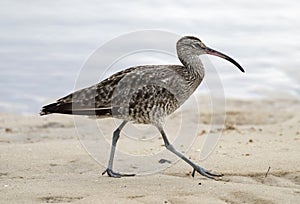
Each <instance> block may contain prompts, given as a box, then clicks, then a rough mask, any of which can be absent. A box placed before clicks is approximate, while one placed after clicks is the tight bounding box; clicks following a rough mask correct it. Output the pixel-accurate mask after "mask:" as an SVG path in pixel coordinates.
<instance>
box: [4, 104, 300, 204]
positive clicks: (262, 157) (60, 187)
mask: <svg viewBox="0 0 300 204" xmlns="http://www.w3.org/2000/svg"><path fill="white" fill-rule="evenodd" d="M205 104H206V101H205V100H204V102H203V104H202V105H201V107H202V108H201V114H200V117H199V118H197V117H196V116H193V114H192V113H193V110H192V107H191V109H190V112H189V110H186V112H184V111H183V112H184V114H185V116H189V115H190V119H189V121H188V123H189V124H191V125H192V126H193V125H195V126H197V127H199V130H197V131H198V134H197V135H196V140H195V141H194V143H193V145H192V146H191V147H190V148H189V151H187V152H186V153H185V154H186V155H187V156H188V157H189V158H191V159H192V160H193V161H195V162H196V163H198V164H199V165H200V166H203V167H205V168H207V169H209V170H212V171H213V172H217V173H223V174H224V177H223V178H222V179H221V180H218V181H215V180H211V179H207V178H205V177H203V176H201V175H200V174H197V173H196V175H195V177H194V178H193V177H192V176H191V171H192V168H191V167H190V166H189V165H187V164H186V163H185V162H183V161H178V162H177V163H176V164H174V165H171V167H170V168H168V169H166V170H164V171H159V172H157V173H151V174H148V175H141V176H136V177H126V178H118V179H114V178H110V177H108V176H107V175H104V176H102V175H101V173H102V172H103V171H104V170H105V167H104V166H103V165H101V164H99V163H97V162H96V161H95V160H94V159H93V158H92V157H91V156H90V155H89V154H88V153H87V151H86V150H85V148H84V147H83V146H82V144H81V141H80V139H78V136H77V130H76V129H75V125H74V120H73V116H64V115H49V116H46V117H39V116H38V115H36V116H21V115H13V114H5V113H2V114H0V203H214V204H215V203H300V151H299V147H300V103H299V101H297V100H292V99H281V100H279V99H276V100H275V99H274V100H257V101H242V100H233V99H232V100H229V101H227V102H226V115H227V116H226V120H225V128H224V130H221V129H216V130H213V131H215V132H218V131H219V133H222V136H221V138H220V140H219V141H218V144H217V146H216V148H215V150H214V151H213V153H212V154H210V156H209V157H208V158H207V159H205V160H204V161H199V151H201V145H202V143H203V141H204V140H205V137H206V135H207V133H208V132H209V124H210V118H211V111H208V110H209V108H208V107H206V105H205ZM194 115H195V114H194ZM177 116H178V113H177V115H176V113H175V114H174V115H172V116H171V117H170V118H169V119H168V120H170V121H172V120H174V121H175V122H174V124H175V125H174V127H175V126H176V123H179V122H180V121H179V122H178V120H176V118H177ZM81 118H84V117H81ZM78 120H81V119H78ZM83 121H84V123H86V127H88V125H89V124H90V123H94V122H93V121H95V120H93V119H88V118H85V119H83ZM89 121H90V122H89ZM113 122H114V121H113V120H112V119H104V120H101V121H100V122H99V124H100V125H101V127H103V129H104V130H103V135H104V137H105V138H107V140H109V141H110V140H111V137H112V131H113V128H114V127H113V125H112V124H113ZM184 122H185V123H186V122H187V121H186V120H185V121H184ZM170 124H172V122H171V123H170ZM84 127H85V125H82V128H84ZM174 129H175V130H174ZM190 129H191V130H190V131H191V132H193V130H192V128H190ZM150 130H151V129H147V130H146V131H148V132H151V131H150ZM153 130H155V129H153ZM172 131H173V132H172ZM175 131H176V128H173V129H172V125H171V126H170V125H169V127H168V128H167V129H166V132H167V133H168V135H172V133H175ZM90 132H91V134H88V133H89V129H88V128H87V132H86V133H85V134H86V135H87V137H88V136H89V135H94V136H92V137H90V139H92V138H95V137H97V132H94V131H92V130H90ZM142 132H143V131H142ZM144 132H145V131H144ZM184 134H186V135H188V134H189V131H186V132H185V133H184ZM171 140H172V139H171ZM154 141H155V142H153V140H149V141H146V142H145V141H144V142H142V143H139V141H138V140H130V138H128V137H125V136H123V137H121V138H120V140H119V143H118V148H120V149H121V150H122V151H126V152H129V153H130V154H138V155H148V156H149V155H151V152H154V153H155V152H157V151H160V150H161V148H164V147H163V146H162V144H163V141H162V139H161V138H160V137H159V136H156V137H155V138H154ZM137 144H138V145H137ZM149 147H151V148H149ZM102 153H103V154H104V156H105V157H108V155H109V149H102ZM168 154H170V155H171V154H172V153H168ZM170 158H172V157H170ZM107 159H108V158H107ZM144 160H145V161H144V162H145V165H147V164H148V165H150V166H151V165H152V166H154V167H155V166H159V165H160V164H159V162H158V161H157V163H151V164H150V163H149V162H147V157H145V159H144ZM105 162H107V160H105ZM130 162H132V161H131V160H129V161H127V160H122V159H120V158H119V157H118V153H117V154H116V159H115V163H114V165H115V167H116V169H117V170H118V169H121V170H122V166H129V167H130V165H131V164H130ZM269 167H270V169H269ZM139 168H141V166H137V165H135V166H134V168H133V171H134V170H136V171H137V172H138V171H139ZM268 169H269V172H268V174H267V176H266V173H267V171H268ZM125 170H126V168H125ZM131 170H132V169H131Z"/></svg>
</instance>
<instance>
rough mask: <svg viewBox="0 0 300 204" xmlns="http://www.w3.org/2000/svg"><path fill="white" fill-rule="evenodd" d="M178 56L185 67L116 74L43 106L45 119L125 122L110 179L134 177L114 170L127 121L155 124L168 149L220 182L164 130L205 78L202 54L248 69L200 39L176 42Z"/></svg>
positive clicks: (153, 67) (138, 68)
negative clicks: (166, 121) (167, 120)
mask: <svg viewBox="0 0 300 204" xmlns="http://www.w3.org/2000/svg"><path fill="white" fill-rule="evenodd" d="M176 49H177V55H178V58H179V60H180V61H181V63H182V65H145V66H136V67H130V68H128V69H125V70H123V71H120V72H117V73H115V74H113V75H112V76H110V77H109V78H107V79H105V80H103V81H101V82H99V83H98V84H96V85H93V86H90V87H87V88H84V89H81V90H79V91H76V92H74V93H71V94H69V95H67V96H65V97H63V98H60V99H58V100H57V101H56V102H55V103H52V104H49V105H46V106H44V107H43V108H42V110H41V112H40V115H47V114H51V113H60V114H73V115H93V116H97V117H99V118H107V117H114V118H119V119H122V120H123V122H122V123H121V124H120V126H119V127H118V128H117V129H116V130H115V131H114V132H113V137H112V146H111V152H110V157H109V162H108V167H107V169H106V170H105V171H104V172H103V173H102V174H105V173H107V174H108V176H110V177H122V176H134V175H135V174H122V173H117V172H114V171H113V160H114V155H115V149H116V144H117V141H118V139H119V137H120V132H121V131H122V129H123V128H124V126H125V125H126V124H127V123H128V122H134V123H139V124H150V125H154V126H155V127H156V128H157V129H158V131H159V132H160V134H161V136H162V138H163V141H164V145H165V147H166V148H167V149H168V150H169V151H171V152H172V153H174V154H175V155H177V156H178V157H180V158H181V159H183V160H184V161H185V162H186V163H188V164H189V165H190V166H191V167H192V168H193V173H192V176H194V174H195V172H198V173H200V174H201V175H203V176H205V177H207V178H212V179H216V178H218V177H221V176H223V175H222V174H215V173H211V172H210V171H208V170H206V169H204V168H202V167H201V166H199V165H197V164H195V163H194V162H193V161H191V160H190V159H188V158H187V157H186V156H184V155H183V154H182V153H181V152H179V151H177V150H176V149H175V148H174V147H173V146H172V144H171V143H170V142H169V140H168V138H167V135H166V133H165V131H164V129H163V122H164V119H165V118H166V116H168V115H169V114H171V113H173V112H174V111H175V110H176V109H178V108H179V107H180V106H181V105H182V104H183V103H184V102H185V101H186V100H187V99H188V98H189V97H190V95H192V94H193V92H194V91H195V89H196V88H197V87H198V86H199V85H200V83H201V81H202V80H203V78H204V74H205V71H204V66H203V64H202V62H201V60H200V57H199V56H200V55H203V54H209V55H215V56H218V57H221V58H223V59H225V60H228V61H229V62H231V63H233V64H234V65H235V66H236V67H238V68H239V69H240V70H241V71H242V72H244V69H243V68H242V67H241V66H240V65H239V64H238V63H237V62H236V61H235V60H234V59H232V58H231V57H229V56H227V55H225V54H223V53H221V52H218V51H216V50H213V49H211V48H209V47H207V46H206V45H205V44H204V43H203V42H202V41H201V40H200V39H198V38H196V37H193V36H184V37H182V38H180V39H179V40H178V41H177V44H176Z"/></svg>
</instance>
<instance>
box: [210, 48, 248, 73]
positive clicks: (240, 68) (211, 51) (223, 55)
mask: <svg viewBox="0 0 300 204" xmlns="http://www.w3.org/2000/svg"><path fill="white" fill-rule="evenodd" d="M205 53H206V54H209V55H215V56H217V57H221V58H223V59H226V60H227V61H229V62H231V63H232V64H234V65H235V66H237V68H239V70H241V71H242V72H245V70H244V69H243V67H242V66H241V65H239V63H237V62H236V61H235V60H234V59H232V58H231V57H229V56H227V55H225V54H223V53H221V52H218V51H216V50H213V49H211V48H209V47H206V48H205Z"/></svg>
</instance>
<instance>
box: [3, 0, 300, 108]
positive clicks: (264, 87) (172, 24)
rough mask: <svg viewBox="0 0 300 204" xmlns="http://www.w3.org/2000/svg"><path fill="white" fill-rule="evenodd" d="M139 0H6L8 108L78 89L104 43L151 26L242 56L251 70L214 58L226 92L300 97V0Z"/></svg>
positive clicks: (5, 92) (245, 96) (5, 104)
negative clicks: (84, 71) (79, 79)
mask: <svg viewBox="0 0 300 204" xmlns="http://www.w3.org/2000/svg"><path fill="white" fill-rule="evenodd" d="M138 2H139V3H133V1H132V2H130V1H119V2H116V1H114V2H108V1H88V2H84V1H74V0H72V1H71V0H68V1H55V2H54V1H11V0H2V1H1V2H0V24H1V26H0V62H1V63H0V73H1V74H0V84H1V86H0V97H1V98H0V111H1V112H18V113H38V111H39V109H40V107H41V106H42V105H43V104H45V103H48V102H51V101H52V100H54V99H57V98H58V97H60V96H63V95H65V94H67V93H69V92H70V91H72V90H73V88H74V84H75V81H76V78H77V75H78V73H79V71H80V68H81V67H82V65H83V64H84V63H85V61H86V60H87V58H88V57H89V56H90V55H91V53H93V52H94V51H95V50H96V49H97V48H98V47H100V46H101V45H102V44H103V43H105V42H107V41H109V40H111V39H113V38H116V37H118V36H119V35H121V34H125V33H129V32H132V31H137V30H145V29H156V30H165V31H169V32H173V33H177V34H179V35H186V34H189V35H195V36H198V37H199V38H201V39H202V41H203V42H204V43H206V44H207V45H208V46H210V47H212V48H215V49H217V50H220V51H222V52H224V53H227V54H229V55H230V56H233V57H234V58H235V59H237V61H239V62H240V63H241V64H242V66H243V67H244V68H245V69H246V72H247V73H246V74H241V73H239V72H238V71H237V69H235V68H232V65H231V64H229V63H227V62H225V61H223V60H220V59H218V58H215V57H209V59H210V62H211V63H213V65H214V66H215V67H216V68H217V69H218V72H219V75H220V76H221V79H222V82H223V86H224V89H225V94H226V97H229V98H230V97H235V98H242V99H248V98H259V97H298V98H299V96H300V72H299V69H300V68H299V64H300V43H299V42H300V21H299V10H300V1H298V0H285V1H278V0H261V1H259V3H256V2H250V1H240V0H239V1H238V0H228V1H221V0H210V1H180V2H179V1H138ZM148 54H149V55H151V53H148ZM143 56H144V57H145V56H146V55H143ZM143 56H140V57H139V59H140V60H139V61H136V62H134V58H133V59H132V60H131V64H132V65H136V64H137V63H138V62H140V61H143V60H141V58H142V57H143ZM151 56H152V55H151ZM153 56H155V55H153ZM149 59H151V57H150V58H148V59H145V60H144V62H145V61H146V62H148V61H147V60H149ZM155 60H156V62H157V61H160V62H164V61H165V62H166V63H172V62H173V61H172V60H174V63H177V60H176V59H175V58H173V59H168V60H164V58H163V57H160V56H157V57H156V58H155ZM155 60H154V61H155ZM149 62H151V61H149ZM129 64H130V63H129ZM122 68H123V67H121V66H120V67H118V68H117V69H119V70H120V69H122ZM104 70H105V68H102V67H99V72H100V73H101V72H104ZM92 83H93V82H91V84H92ZM198 91H199V92H201V91H204V90H203V86H202V88H201V87H200V88H199V90H198Z"/></svg>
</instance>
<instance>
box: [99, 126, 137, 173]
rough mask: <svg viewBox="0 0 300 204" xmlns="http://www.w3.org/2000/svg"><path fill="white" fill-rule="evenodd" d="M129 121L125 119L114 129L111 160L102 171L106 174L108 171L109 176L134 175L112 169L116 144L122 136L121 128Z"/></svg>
mask: <svg viewBox="0 0 300 204" xmlns="http://www.w3.org/2000/svg"><path fill="white" fill-rule="evenodd" d="M126 123H127V121H123V122H122V123H121V125H120V126H119V127H118V128H117V129H116V130H115V131H114V133H113V139H112V146H111V150H110V156H109V162H108V167H107V169H106V170H105V171H104V172H103V173H102V175H104V174H105V173H107V175H108V176H110V177H114V178H120V177H122V176H134V174H120V173H116V172H114V171H113V170H112V167H113V161H114V156H115V151H116V145H117V142H118V139H119V137H120V133H121V130H122V129H123V127H124V126H125V125H126Z"/></svg>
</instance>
